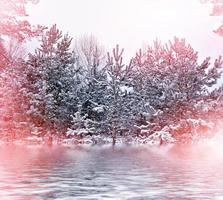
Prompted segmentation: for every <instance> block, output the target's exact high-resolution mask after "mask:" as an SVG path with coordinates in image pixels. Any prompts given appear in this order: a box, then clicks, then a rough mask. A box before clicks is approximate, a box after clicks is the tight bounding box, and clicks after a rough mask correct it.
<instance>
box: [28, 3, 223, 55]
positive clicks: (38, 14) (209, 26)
mask: <svg viewBox="0 0 223 200" xmlns="http://www.w3.org/2000/svg"><path fill="white" fill-rule="evenodd" d="M210 12H211V9H210V6H208V5H206V4H205V5H204V4H201V3H200V2H199V0H40V2H39V4H37V5H32V6H29V7H28V14H29V15H30V19H31V21H32V22H33V23H39V24H43V25H46V26H51V25H52V24H54V23H56V24H57V25H58V27H59V28H60V29H61V30H63V31H64V33H66V32H69V33H70V35H71V36H73V37H74V38H76V37H78V36H80V35H82V34H93V35H95V36H96V37H97V38H98V39H99V41H101V43H103V44H104V45H105V46H106V47H107V48H112V47H113V46H114V45H115V44H117V43H118V44H120V45H121V46H123V47H124V48H125V53H126V54H127V55H128V56H132V55H134V54H135V51H136V50H137V49H138V48H140V47H141V46H142V44H144V43H148V44H151V43H152V41H153V40H154V39H156V38H158V39H160V40H161V41H164V42H165V41H168V40H169V39H173V37H174V36H178V37H183V38H186V40H187V41H188V42H189V43H190V44H191V45H192V46H193V47H194V48H195V49H196V50H197V51H199V54H200V55H201V57H206V56H209V55H210V56H212V57H215V56H217V55H219V54H223V38H221V37H219V36H217V35H216V34H214V33H213V29H214V28H215V27H216V24H217V22H218V21H219V19H216V18H215V17H210V16H209V14H210Z"/></svg>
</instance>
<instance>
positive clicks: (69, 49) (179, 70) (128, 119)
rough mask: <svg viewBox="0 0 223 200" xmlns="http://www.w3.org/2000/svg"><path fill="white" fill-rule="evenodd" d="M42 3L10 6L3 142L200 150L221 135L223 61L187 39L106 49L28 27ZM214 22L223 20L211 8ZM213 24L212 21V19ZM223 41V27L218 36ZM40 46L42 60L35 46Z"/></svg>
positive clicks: (5, 15)
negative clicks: (129, 49)
mask: <svg viewBox="0 0 223 200" xmlns="http://www.w3.org/2000/svg"><path fill="white" fill-rule="evenodd" d="M31 3H33V4H34V5H32V6H35V4H37V3H38V2H36V1H34V0H0V17H1V20H0V138H1V140H2V141H5V142H11V141H16V140H24V141H27V142H28V141H32V142H40V143H41V142H49V143H52V142H64V141H69V142H72V143H75V144H78V143H95V144H97V143H109V142H111V143H113V144H115V143H116V142H124V143H146V144H147V143H148V144H153V143H155V144H162V143H169V142H171V143H191V142H196V141H200V140H206V139H210V138H212V137H214V136H215V135H216V134H221V132H220V131H221V129H222V125H223V124H222V119H223V96H222V95H223V86H221V84H219V82H220V81H221V80H222V78H223V77H222V69H223V59H222V57H221V56H219V57H217V58H210V57H207V58H206V59H204V60H203V61H202V60H201V59H200V58H199V52H197V51H196V49H194V48H193V47H192V46H191V45H190V44H189V43H188V42H187V40H186V39H184V38H179V37H175V38H170V40H169V41H166V43H163V42H160V40H159V38H157V39H155V40H154V41H151V43H150V44H148V45H147V46H145V47H143V48H141V49H139V50H137V49H136V51H135V55H134V56H133V57H132V58H130V59H128V57H125V49H124V48H123V47H122V46H120V45H116V46H114V48H113V49H106V48H105V47H104V46H103V44H101V43H100V38H98V39H97V38H96V36H93V35H84V36H82V37H80V38H79V39H76V38H75V36H73V35H70V34H69V33H66V32H64V31H62V30H60V29H59V28H58V26H57V25H56V24H54V25H53V24H52V26H51V27H45V26H43V25H36V24H31V23H30V22H29V21H27V19H26V18H27V14H29V13H26V6H27V4H31ZM202 3H209V4H211V5H212V7H213V13H210V15H214V16H221V15H222V14H223V7H222V1H217V0H211V1H205V2H201V6H202ZM210 17H211V16H210ZM214 32H215V33H216V34H218V35H219V36H222V35H223V25H222V26H219V27H218V29H216V30H214ZM31 40H35V41H38V44H39V45H38V47H36V49H35V51H34V52H29V48H26V46H27V45H26V44H27V43H29V42H30V41H31Z"/></svg>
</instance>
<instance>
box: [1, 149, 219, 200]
mask: <svg viewBox="0 0 223 200" xmlns="http://www.w3.org/2000/svg"><path fill="white" fill-rule="evenodd" d="M222 164H223V153H221V152H219V151H218V150H216V149H215V148H212V147H210V146H202V145H200V146H198V147H197V146H196V147H195V146H172V147H162V148H151V147H150V148H146V147H130V146H129V147H116V148H111V147H99V146H97V147H72V148H71V147H63V146H22V145H2V146H0V199H3V200H4V199H6V200H7V199H10V200H14V199H15V200H20V199H21V200H26V199H27V200H39V199H44V200H45V199H116V200H118V199H137V200H139V199H161V200H162V199H193V200H194V199H202V200H203V199H216V200H217V199H223V187H222V185H223V170H222V166H223V165H222Z"/></svg>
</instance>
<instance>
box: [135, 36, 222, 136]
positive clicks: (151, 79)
mask: <svg viewBox="0 0 223 200" xmlns="http://www.w3.org/2000/svg"><path fill="white" fill-rule="evenodd" d="M197 60H198V55H197V52H195V51H194V50H193V48H192V47H191V46H190V45H188V44H186V42H185V40H180V39H178V38H175V39H174V41H173V42H169V43H168V44H165V45H162V44H161V43H160V42H158V41H155V42H154V45H153V46H149V47H148V50H147V52H145V55H144V56H142V54H141V55H140V54H139V53H138V54H137V55H136V57H135V60H134V62H135V64H136V65H138V68H137V69H138V74H139V77H140V78H139V83H140V87H138V93H139V94H141V95H142V97H141V100H142V103H141V104H139V105H142V106H143V107H145V105H148V106H149V107H148V108H150V109H149V110H150V111H149V113H148V115H147V117H148V116H149V118H148V119H146V120H148V121H150V122H153V123H152V124H153V125H154V123H155V127H156V128H154V127H153V128H152V127H151V128H150V130H153V131H152V132H154V131H155V130H156V129H157V130H159V129H162V128H163V127H165V126H167V125H171V124H172V125H174V124H175V125H178V124H179V121H180V120H183V119H185V120H187V119H190V118H191V119H194V120H195V119H196V120H197V119H199V118H200V117H201V115H202V114H201V113H202V111H201V110H199V109H198V108H197V106H196V105H197V104H198V103H199V102H200V101H202V100H205V99H207V98H208V96H209V95H210V93H209V90H208V88H210V87H212V86H213V85H214V84H216V83H217V80H218V79H219V78H220V75H221V68H222V60H221V58H219V59H216V61H215V63H214V66H213V67H211V66H210V62H209V60H210V58H207V59H205V60H204V62H203V63H202V64H198V61H197ZM145 118H146V117H145ZM146 120H145V121H146ZM185 132H186V131H185ZM182 133H183V131H181V132H178V134H182Z"/></svg>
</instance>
